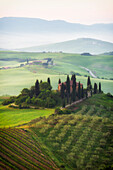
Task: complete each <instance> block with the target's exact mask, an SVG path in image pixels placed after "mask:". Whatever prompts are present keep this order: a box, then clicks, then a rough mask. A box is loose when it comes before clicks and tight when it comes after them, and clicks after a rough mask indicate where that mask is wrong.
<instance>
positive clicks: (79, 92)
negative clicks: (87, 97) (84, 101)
mask: <svg viewBox="0 0 113 170" xmlns="http://www.w3.org/2000/svg"><path fill="white" fill-rule="evenodd" d="M80 94H81V89H80V81H79V84H78V98H79V99H80V97H81V96H80Z"/></svg>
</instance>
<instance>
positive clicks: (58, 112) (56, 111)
mask: <svg viewBox="0 0 113 170" xmlns="http://www.w3.org/2000/svg"><path fill="white" fill-rule="evenodd" d="M55 113H56V114H63V111H62V110H61V109H60V108H59V107H57V108H56V109H55Z"/></svg>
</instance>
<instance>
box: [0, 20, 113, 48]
mask: <svg viewBox="0 0 113 170" xmlns="http://www.w3.org/2000/svg"><path fill="white" fill-rule="evenodd" d="M0 37H1V40H0V48H4V49H14V48H24V47H30V46H37V45H38V46H39V45H44V44H50V43H56V42H63V41H68V40H71V39H77V38H83V37H86V38H95V39H100V40H104V41H108V42H113V38H112V37H113V23H110V24H102V23H100V24H93V25H83V24H79V23H69V22H66V21H63V20H53V21H48V20H44V19H40V18H21V17H20V18H18V17H4V18H0Z"/></svg>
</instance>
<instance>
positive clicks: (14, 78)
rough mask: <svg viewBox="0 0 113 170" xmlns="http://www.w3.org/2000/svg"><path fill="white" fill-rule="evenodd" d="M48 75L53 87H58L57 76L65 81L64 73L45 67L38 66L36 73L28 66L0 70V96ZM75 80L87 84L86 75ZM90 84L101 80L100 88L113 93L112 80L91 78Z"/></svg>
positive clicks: (19, 89) (29, 85)
mask: <svg viewBox="0 0 113 170" xmlns="http://www.w3.org/2000/svg"><path fill="white" fill-rule="evenodd" d="M48 77H50V79H51V84H52V87H53V89H57V88H58V80H59V78H60V79H61V80H62V82H64V81H66V75H63V74H60V75H59V74H56V73H55V72H54V71H51V70H49V69H46V68H42V69H41V68H40V69H38V71H37V72H36V73H33V72H31V71H29V70H28V68H17V69H9V70H0V79H1V83H0V96H2V95H18V94H19V93H20V92H21V91H22V89H23V88H30V87H31V86H33V85H34V84H35V81H36V79H38V80H39V81H40V80H42V81H47V78H48ZM77 81H80V82H81V83H83V85H84V87H86V85H87V77H83V76H77ZM91 82H92V85H93V84H94V83H95V82H97V84H99V82H101V84H102V90H103V91H104V92H105V93H108V92H110V93H112V94H113V81H112V80H104V79H94V78H92V79H91Z"/></svg>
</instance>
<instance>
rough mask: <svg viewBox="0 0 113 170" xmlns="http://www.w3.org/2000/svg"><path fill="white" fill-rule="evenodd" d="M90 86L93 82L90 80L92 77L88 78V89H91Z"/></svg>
mask: <svg viewBox="0 0 113 170" xmlns="http://www.w3.org/2000/svg"><path fill="white" fill-rule="evenodd" d="M90 85H91V80H90V76H88V80H87V87H90Z"/></svg>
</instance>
